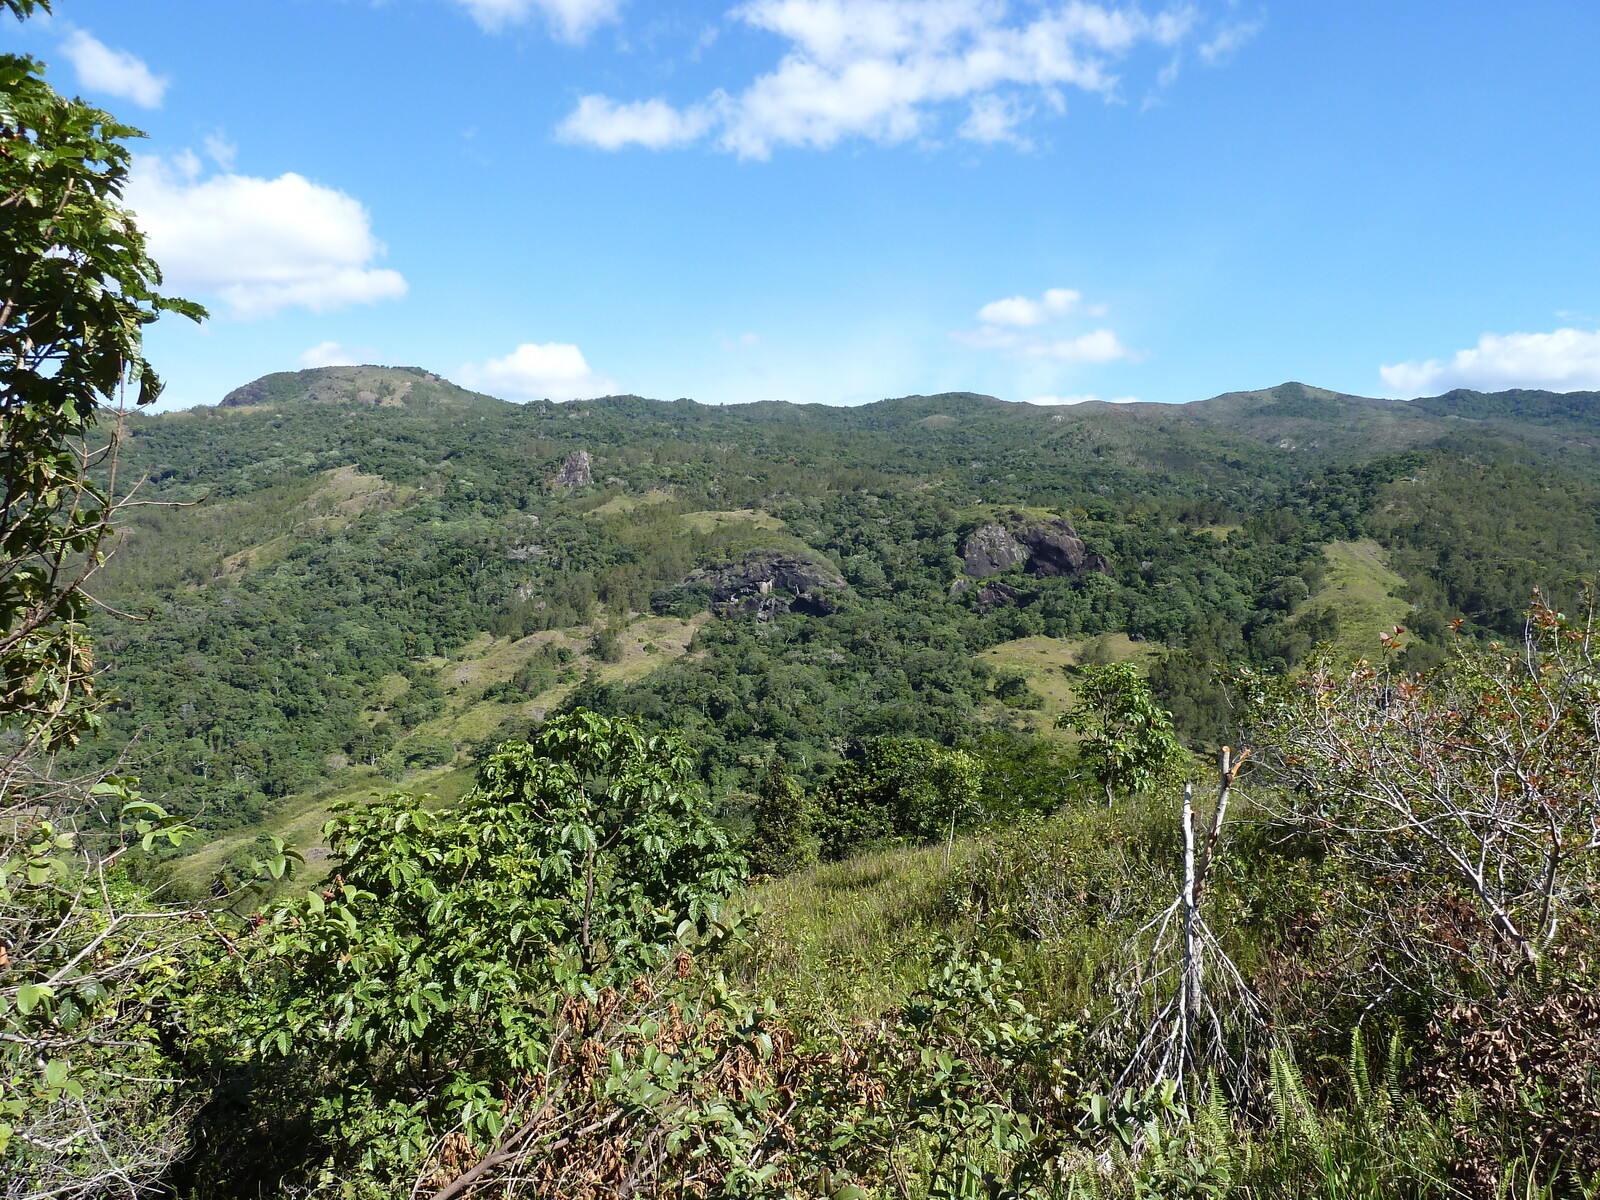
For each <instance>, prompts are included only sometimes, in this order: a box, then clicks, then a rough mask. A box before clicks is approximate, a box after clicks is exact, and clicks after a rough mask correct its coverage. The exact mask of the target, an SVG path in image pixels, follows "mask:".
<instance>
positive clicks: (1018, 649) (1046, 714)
mask: <svg viewBox="0 0 1600 1200" xmlns="http://www.w3.org/2000/svg"><path fill="white" fill-rule="evenodd" d="M1155 655H1156V650H1155V648H1154V647H1152V646H1151V645H1150V644H1149V643H1148V642H1135V641H1133V640H1132V639H1131V638H1129V637H1128V635H1127V634H1125V633H1108V634H1105V635H1104V636H1102V637H1097V638H1050V637H1027V638H1018V639H1017V640H1016V641H1011V642H1002V643H1001V644H1000V645H998V646H991V647H989V649H987V650H983V651H980V652H979V654H978V655H977V657H978V658H980V659H982V660H983V661H984V662H986V663H988V664H989V665H990V666H991V667H993V668H994V669H995V670H996V671H1017V672H1020V673H1021V674H1022V675H1024V676H1026V677H1027V680H1028V686H1029V687H1030V688H1031V689H1032V690H1033V691H1035V692H1037V693H1038V695H1039V696H1040V698H1041V699H1042V700H1043V701H1044V704H1043V706H1042V707H1041V708H1038V709H1036V710H1034V711H1032V712H1020V713H1018V714H1017V717H1018V719H1019V720H1020V721H1022V722H1023V723H1024V724H1026V725H1028V726H1029V727H1030V728H1032V729H1033V730H1034V731H1035V732H1037V733H1041V734H1044V735H1045V736H1047V737H1059V738H1063V739H1065V738H1066V737H1067V735H1066V733H1065V732H1063V731H1062V730H1059V729H1057V728H1056V725H1055V722H1056V718H1057V717H1059V716H1060V715H1061V714H1062V713H1064V712H1066V711H1067V709H1068V708H1069V707H1070V706H1071V704H1072V695H1073V693H1072V672H1073V671H1074V670H1075V669H1077V668H1079V667H1081V666H1083V665H1084V664H1085V663H1087V662H1091V661H1101V662H1124V661H1128V660H1132V661H1133V662H1135V663H1137V664H1139V665H1140V666H1148V665H1149V664H1150V661H1151V659H1153V658H1154V657H1155Z"/></svg>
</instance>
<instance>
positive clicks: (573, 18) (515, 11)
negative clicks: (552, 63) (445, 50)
mask: <svg viewBox="0 0 1600 1200" xmlns="http://www.w3.org/2000/svg"><path fill="white" fill-rule="evenodd" d="M456 3H458V4H460V5H461V7H462V8H464V9H466V10H467V12H469V13H470V14H471V15H472V19H473V20H474V21H476V22H477V23H478V24H479V25H480V26H481V27H482V28H484V29H485V30H487V31H488V32H490V33H498V32H499V31H500V30H502V29H505V28H506V27H507V26H510V25H518V24H521V23H522V22H523V21H526V20H527V19H528V18H529V17H531V16H533V14H534V13H541V14H543V16H544V18H545V20H546V21H548V22H549V23H550V27H551V29H552V30H553V31H554V32H555V34H556V36H557V37H560V38H564V39H565V40H567V41H569V42H581V41H583V39H584V38H586V37H588V36H589V34H590V33H592V32H593V31H594V29H595V27H596V26H598V25H603V24H604V23H605V22H607V21H614V20H615V19H616V17H617V10H618V9H620V8H621V7H622V0H456Z"/></svg>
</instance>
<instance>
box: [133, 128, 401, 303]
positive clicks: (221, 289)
mask: <svg viewBox="0 0 1600 1200" xmlns="http://www.w3.org/2000/svg"><path fill="white" fill-rule="evenodd" d="M199 173H200V164H199V159H198V158H197V157H196V156H194V155H193V154H192V153H187V152H186V154H185V155H183V156H179V157H178V158H177V159H176V160H175V161H174V162H173V163H168V162H167V161H165V160H163V159H160V158H156V157H150V156H140V157H139V158H137V159H135V161H134V166H133V171H132V173H131V175H130V177H129V180H128V187H127V191H126V194H125V199H126V201H127V204H128V207H129V208H131V209H133V211H134V212H135V213H136V214H137V216H138V220H139V224H140V226H141V227H142V228H143V229H144V231H145V233H146V235H147V236H148V238H149V244H150V252H151V255H152V256H153V257H154V258H155V260H156V261H157V262H159V263H160V264H161V267H162V270H163V272H164V274H165V276H166V283H167V287H168V288H170V289H171V290H172V291H173V292H174V293H176V294H178V295H193V296H195V298H197V299H204V298H207V297H216V298H219V299H220V300H221V301H222V302H223V303H224V304H225V305H226V306H227V308H228V310H229V312H230V313H231V314H232V315H233V316H235V317H239V318H243V319H248V318H252V317H261V316H267V315H270V314H271V313H274V312H277V311H279V310H280V309H284V308H292V307H303V308H309V309H311V310H312V311H313V312H323V311H326V310H328V309H332V308H341V307H343V306H345V305H348V304H371V303H375V302H377V301H379V300H395V299H398V298H400V297H401V296H403V295H405V293H406V281H405V279H404V278H402V277H401V275H400V273H399V272H398V271H392V270H387V269H380V268H375V267H373V266H371V265H370V264H371V263H372V261H373V260H374V259H377V258H380V257H381V256H382V255H383V253H384V246H383V243H382V242H380V241H378V239H377V238H375V237H374V236H373V234H372V228H371V220H370V217H369V216H368V213H367V210H366V208H365V207H364V206H363V205H362V204H361V202H360V201H358V200H356V199H355V198H354V197H352V196H348V195H346V194H345V193H344V192H340V191H335V190H334V189H333V188H328V187H323V186H322V185H321V184H316V183H312V182H311V181H310V180H309V179H306V178H305V177H304V176H301V175H296V174H292V173H291V174H287V175H280V176H278V177H277V178H276V179H260V178H256V177H254V176H250V175H233V174H225V175H213V176H211V177H209V178H204V179H202V178H200V177H199Z"/></svg>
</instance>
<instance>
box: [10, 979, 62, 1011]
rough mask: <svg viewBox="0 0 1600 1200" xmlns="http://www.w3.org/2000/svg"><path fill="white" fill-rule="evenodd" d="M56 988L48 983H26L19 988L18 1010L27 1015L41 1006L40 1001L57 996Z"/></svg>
mask: <svg viewBox="0 0 1600 1200" xmlns="http://www.w3.org/2000/svg"><path fill="white" fill-rule="evenodd" d="M55 994H56V993H55V989H54V988H52V987H51V986H50V985H49V984H46V983H25V984H23V985H22V986H21V987H20V988H18V989H17V1011H18V1012H20V1013H21V1014H22V1015H23V1016H27V1015H28V1014H30V1013H31V1012H33V1010H34V1009H35V1008H37V1007H38V1006H39V1001H41V1000H50V999H53V998H54V997H55Z"/></svg>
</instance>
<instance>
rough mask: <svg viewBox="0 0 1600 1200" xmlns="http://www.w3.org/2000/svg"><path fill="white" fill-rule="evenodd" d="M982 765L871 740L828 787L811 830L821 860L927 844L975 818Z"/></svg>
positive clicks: (953, 754)
mask: <svg viewBox="0 0 1600 1200" xmlns="http://www.w3.org/2000/svg"><path fill="white" fill-rule="evenodd" d="M982 779H983V765H982V764H981V763H980V762H979V761H978V760H977V759H976V758H974V757H973V756H972V755H971V754H968V753H967V752H966V751H965V750H949V749H946V748H945V747H944V746H941V745H939V744H938V743H937V742H931V741H929V740H927V739H926V738H875V739H873V740H872V741H870V742H867V743H865V744H864V745H863V746H862V747H861V748H860V749H859V751H858V752H857V753H856V755H855V756H854V757H852V758H851V759H850V760H849V761H848V762H846V763H845V764H844V765H843V766H842V767H840V768H839V770H838V771H837V772H836V773H835V774H834V776H833V778H832V779H830V780H829V781H828V785H827V787H826V788H825V789H824V790H823V794H822V796H821V800H820V804H819V810H820V811H819V812H818V814H817V820H816V827H817V832H818V835H819V836H820V838H821V841H822V850H823V853H824V855H825V856H826V857H828V858H842V857H844V856H845V855H846V854H848V853H849V852H850V851H851V850H852V849H853V848H855V847H858V846H865V845H871V844H873V843H881V842H887V841H895V840H901V841H913V842H930V841H933V840H934V839H935V838H946V837H952V836H953V835H954V831H955V829H957V828H958V827H961V826H964V825H967V824H970V823H971V822H972V821H974V820H976V819H977V818H978V817H979V816H981V815H982V812H983V808H982V805H981V803H980V800H979V797H980V795H981V792H982Z"/></svg>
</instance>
